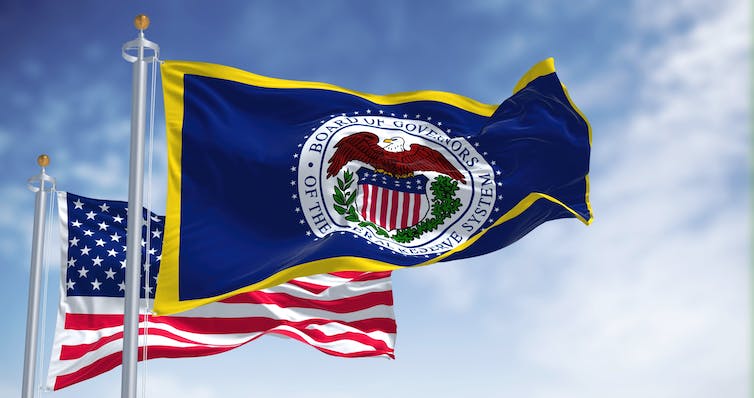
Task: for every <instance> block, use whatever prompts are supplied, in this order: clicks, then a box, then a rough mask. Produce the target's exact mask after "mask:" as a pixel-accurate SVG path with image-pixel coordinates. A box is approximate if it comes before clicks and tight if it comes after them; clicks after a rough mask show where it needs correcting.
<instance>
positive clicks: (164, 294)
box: [154, 58, 594, 315]
mask: <svg viewBox="0 0 754 398" xmlns="http://www.w3.org/2000/svg"><path fill="white" fill-rule="evenodd" d="M554 72H555V61H554V59H553V58H547V59H545V60H544V61H541V62H539V63H537V64H536V65H534V66H533V67H532V68H531V69H530V70H529V71H528V72H526V73H525V74H524V75H523V77H521V79H520V80H519V81H518V83H517V84H516V85H515V87H514V89H513V93H514V94H515V93H517V92H518V91H520V90H522V89H523V88H524V87H526V86H527V85H528V84H529V83H531V82H532V81H533V80H535V79H536V78H538V77H541V76H546V75H549V74H551V73H554ZM161 73H162V86H163V95H164V103H165V119H166V120H165V126H166V130H167V152H168V189H167V206H166V210H167V212H166V215H165V216H166V217H165V231H164V234H163V248H162V261H161V265H160V272H159V274H158V283H157V286H158V289H157V292H156V295H155V301H154V312H155V314H156V315H170V314H175V313H179V312H183V311H187V310H189V309H192V308H195V307H198V306H201V305H204V304H208V303H211V302H215V301H219V300H222V299H224V298H227V297H231V296H235V295H237V294H240V293H245V292H251V291H255V290H259V289H264V288H267V287H271V286H275V285H279V284H281V283H284V282H287V281H289V280H291V279H293V278H298V277H302V276H307V275H313V274H321V273H327V272H335V271H348V270H351V271H390V270H395V269H399V268H407V267H404V266H399V265H394V264H389V263H385V262H382V261H378V260H373V259H368V258H362V257H352V256H342V257H333V258H327V259H322V260H316V261H311V262H308V263H304V264H298V265H295V266H292V267H290V268H287V269H285V270H283V271H280V272H278V273H276V274H274V275H272V276H270V277H268V278H266V279H264V280H262V281H260V282H257V283H255V284H253V285H249V286H245V287H243V288H240V289H236V290H234V291H232V292H228V293H225V294H221V295H218V296H213V297H208V298H203V299H193V300H183V301H181V300H180V299H179V295H178V292H179V290H178V289H179V286H178V280H179V279H178V272H179V269H178V262H179V258H178V254H179V252H180V250H179V248H180V225H181V219H180V216H181V172H182V170H181V148H182V142H181V139H182V135H181V132H182V130H183V78H184V75H186V74H189V75H198V76H206V77H211V78H217V79H224V80H231V81H236V82H240V83H244V84H249V85H254V86H258V87H267V88H295V89H301V88H313V89H322V90H330V91H337V92H342V93H347V94H351V95H354V96H357V97H361V98H364V99H366V100H369V101H371V102H374V103H377V104H380V105H395V104H400V103H405V102H412V101H435V102H443V103H447V104H449V105H453V106H455V107H458V108H461V109H464V110H466V111H469V112H473V113H476V114H479V115H482V116H487V117H489V116H491V115H492V114H493V113H494V112H495V110H496V109H497V107H498V105H489V104H483V103H481V102H478V101H475V100H473V99H471V98H468V97H464V96H462V95H458V94H453V93H448V92H444V91H429V90H427V91H413V92H406V93H397V94H390V95H376V94H368V93H361V92H358V91H353V90H348V89H345V88H342V87H338V86H335V85H332V84H327V83H320V82H304V81H295V80H284V79H276V78H271V77H266V76H261V75H256V74H253V73H250V72H246V71H243V70H240V69H236V68H232V67H228V66H223V65H216V64H209V63H203V62H190V61H165V62H164V63H163V64H162V66H161ZM562 88H563V92H564V94H565V96H566V97H567V98H568V101H569V103H570V105H571V106H572V107H573V109H574V110H576V112H577V113H578V114H579V116H580V117H581V118H582V119H583V120H584V121H585V122H586V124H587V128H588V133H589V145H590V147H591V144H592V128H591V125H590V124H589V121H588V120H587V118H586V117H585V116H584V114H583V113H582V112H581V111H580V110H579V109H578V107H576V105H575V104H574V102H573V101H572V100H571V97H570V96H569V95H568V91H567V90H566V88H565V86H562ZM540 199H545V200H549V201H551V202H553V203H556V204H558V205H560V206H562V207H563V208H565V209H566V210H568V211H569V212H571V213H572V214H573V215H574V216H575V217H576V218H577V219H579V220H580V221H581V222H583V223H584V224H586V225H589V224H591V223H592V221H593V219H594V217H593V215H592V207H591V204H590V202H589V175H587V176H586V190H585V200H586V204H587V208H588V210H589V217H588V218H586V219H585V218H584V217H582V216H581V215H579V214H578V213H577V212H576V211H574V210H573V209H571V208H570V207H568V206H566V205H565V204H564V203H562V202H561V201H560V200H558V199H556V198H554V197H552V196H549V195H546V194H543V193H538V192H532V193H530V194H529V195H527V196H526V197H525V198H524V199H522V200H521V201H520V202H519V203H518V204H516V206H514V207H513V208H512V209H510V210H509V211H507V212H506V213H505V214H503V215H502V216H500V218H498V219H497V220H496V221H495V222H494V223H493V224H492V225H491V226H489V227H486V228H484V229H482V230H481V231H480V232H479V233H478V234H476V235H474V236H473V237H471V238H470V239H469V240H468V241H466V242H464V243H463V244H461V245H459V246H457V247H455V248H454V249H453V250H450V251H448V252H446V253H444V254H443V255H441V256H438V257H435V258H433V259H430V260H427V261H425V262H423V263H421V264H417V265H415V266H413V267H417V266H424V265H429V264H432V263H436V262H438V261H440V260H442V259H445V258H447V257H448V256H451V255H452V254H454V253H457V252H459V251H461V250H464V249H465V248H467V247H469V246H470V245H472V244H473V243H474V242H476V241H477V240H478V239H479V238H481V237H482V236H483V235H484V234H485V233H487V231H489V230H490V229H491V228H494V227H496V226H498V225H500V224H502V223H504V222H506V221H508V220H511V219H513V218H515V217H517V216H518V215H520V214H522V213H523V212H525V211H526V209H528V208H529V207H530V206H531V205H532V204H534V202H536V201H537V200H540Z"/></svg>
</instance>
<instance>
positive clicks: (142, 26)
mask: <svg viewBox="0 0 754 398" xmlns="http://www.w3.org/2000/svg"><path fill="white" fill-rule="evenodd" d="M134 26H135V27H136V29H138V30H147V28H148V27H149V17H148V16H146V15H144V14H139V15H137V16H136V18H134Z"/></svg>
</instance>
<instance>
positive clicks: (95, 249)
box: [65, 193, 165, 298]
mask: <svg viewBox="0 0 754 398" xmlns="http://www.w3.org/2000/svg"><path fill="white" fill-rule="evenodd" d="M66 196H67V200H66V202H67V209H68V226H67V227H68V258H67V260H66V261H67V262H66V281H65V287H66V292H67V294H68V296H104V297H124V292H125V287H126V285H125V282H124V281H125V274H126V236H127V232H126V229H127V219H128V210H127V203H126V202H121V201H110V200H97V199H90V198H86V197H83V196H78V195H74V194H71V193H67V194H66ZM142 217H143V223H144V226H143V227H142V230H141V264H142V273H141V298H144V293H145V290H146V291H147V293H148V296H149V298H154V292H155V287H156V283H157V272H158V270H159V265H160V259H161V257H162V255H161V254H162V232H163V230H164V229H165V217H164V216H158V215H156V214H154V213H151V212H150V213H149V218H147V210H146V209H143V211H142ZM147 228H149V230H147ZM147 236H148V237H149V238H147ZM147 253H148V255H147ZM147 258H148V259H149V265H146V264H147V263H146V260H147ZM147 271H148V272H147ZM145 278H148V280H149V283H148V285H147V286H145Z"/></svg>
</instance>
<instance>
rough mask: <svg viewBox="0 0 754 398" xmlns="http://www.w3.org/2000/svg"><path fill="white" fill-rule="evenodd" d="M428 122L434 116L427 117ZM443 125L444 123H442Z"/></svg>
mask: <svg viewBox="0 0 754 398" xmlns="http://www.w3.org/2000/svg"><path fill="white" fill-rule="evenodd" d="M427 120H432V116H427ZM440 125H442V123H440Z"/></svg>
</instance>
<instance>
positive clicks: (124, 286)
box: [118, 282, 126, 290]
mask: <svg viewBox="0 0 754 398" xmlns="http://www.w3.org/2000/svg"><path fill="white" fill-rule="evenodd" d="M118 290H126V284H125V283H123V282H121V283H119V284H118Z"/></svg>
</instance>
